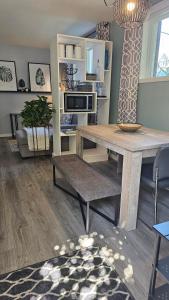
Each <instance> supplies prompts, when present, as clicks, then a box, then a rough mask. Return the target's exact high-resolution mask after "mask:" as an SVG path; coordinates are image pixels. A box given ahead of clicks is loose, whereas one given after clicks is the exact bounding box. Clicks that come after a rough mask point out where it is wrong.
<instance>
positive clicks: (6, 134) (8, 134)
mask: <svg viewBox="0 0 169 300" xmlns="http://www.w3.org/2000/svg"><path fill="white" fill-rule="evenodd" d="M2 137H12V134H11V133H3V134H0V138H2Z"/></svg>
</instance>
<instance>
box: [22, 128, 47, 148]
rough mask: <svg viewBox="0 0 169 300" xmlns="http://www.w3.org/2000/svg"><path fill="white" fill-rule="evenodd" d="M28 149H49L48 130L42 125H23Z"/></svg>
mask: <svg viewBox="0 0 169 300" xmlns="http://www.w3.org/2000/svg"><path fill="white" fill-rule="evenodd" d="M24 130H25V131H26V133H27V139H28V147H29V150H30V151H43V150H49V131H48V129H47V128H44V127H36V128H35V127H33V128H30V127H24Z"/></svg>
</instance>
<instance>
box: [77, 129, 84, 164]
mask: <svg viewBox="0 0 169 300" xmlns="http://www.w3.org/2000/svg"><path fill="white" fill-rule="evenodd" d="M76 153H77V155H79V156H80V157H81V158H83V137H82V136H81V135H80V132H79V130H78V131H77V134H76Z"/></svg>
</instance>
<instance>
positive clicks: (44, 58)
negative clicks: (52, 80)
mask: <svg viewBox="0 0 169 300" xmlns="http://www.w3.org/2000/svg"><path fill="white" fill-rule="evenodd" d="M0 59H1V60H14V61H15V62H16V72H17V79H18V80H19V79H20V78H23V79H24V80H25V82H26V86H28V64H27V63H28V62H39V63H50V52H49V49H39V48H26V47H14V46H8V45H2V44H0ZM35 96H36V94H35V95H34V94H19V93H3V92H0V136H5V135H10V134H11V130H10V122H9V113H10V112H18V111H20V110H21V109H22V108H23V106H24V102H25V101H27V100H28V101H29V100H32V99H33V98H34V97H35Z"/></svg>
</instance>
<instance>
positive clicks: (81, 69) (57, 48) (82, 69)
mask: <svg viewBox="0 0 169 300" xmlns="http://www.w3.org/2000/svg"><path fill="white" fill-rule="evenodd" d="M68 45H72V46H73V50H72V49H71V52H69V51H68V48H67V46H68ZM76 47H80V48H81V52H80V51H79V54H78V52H77V53H76V49H77V48H76ZM106 49H108V50H109V60H108V61H109V64H106V65H105V50H106ZM50 50H51V80H52V96H53V104H54V107H55V109H56V117H55V118H54V122H53V126H54V129H55V135H54V138H53V149H54V153H55V154H56V155H67V154H73V153H76V133H71V132H70V133H69V132H65V131H64V132H62V131H61V130H62V128H61V124H60V121H61V120H62V116H63V115H65V119H67V118H68V119H69V117H68V115H72V117H71V118H72V120H75V119H77V120H76V122H75V124H76V125H77V126H86V125H89V124H90V115H91V118H92V119H95V121H94V123H95V122H96V117H95V118H93V116H94V115H97V123H98V124H108V122H109V106H110V85H111V65H112V59H111V58H112V42H110V41H104V40H97V39H88V38H83V37H78V36H69V35H63V34H57V37H55V38H54V39H53V41H52V43H51V48H50ZM72 51H73V52H72ZM69 55H70V57H68V56H69ZM76 55H77V56H76ZM76 57H79V58H76ZM68 64H69V65H72V67H73V69H74V70H73V71H74V72H72V73H74V74H73V75H68V74H67V73H70V71H69V72H68V70H67V69H68V68H67V69H66V65H68ZM106 68H107V69H106ZM75 69H76V70H75ZM87 74H96V76H93V77H87ZM69 76H70V77H69ZM88 78H89V79H88ZM93 78H94V79H95V80H92V79H93ZM90 79H91V80H90ZM61 84H64V85H65V92H68V93H73V92H74V93H80V94H82V93H84V94H88V93H94V94H95V96H94V103H93V104H94V105H93V110H92V111H86V112H85V111H81V112H78V111H76V110H74V111H65V110H66V108H65V101H64V92H63V90H64V89H62V91H61ZM78 85H81V87H80V88H79V91H76V89H78ZM101 85H103V87H104V89H103V92H102V93H99V94H100V95H105V97H97V92H98V87H99V86H101ZM88 86H89V88H88ZM87 88H88V89H87ZM81 89H82V91H81ZM75 115H76V116H77V118H76V117H75ZM71 118H70V120H71ZM65 145H66V147H65ZM63 146H64V147H63ZM85 148H86V146H85ZM63 149H65V150H66V151H63ZM84 159H86V161H88V162H96V161H105V160H107V159H108V155H107V150H106V149H103V148H102V149H101V148H100V147H99V146H97V148H92V149H84Z"/></svg>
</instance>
